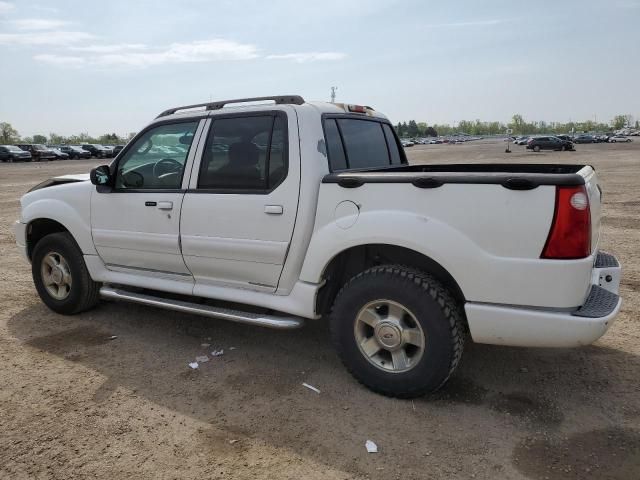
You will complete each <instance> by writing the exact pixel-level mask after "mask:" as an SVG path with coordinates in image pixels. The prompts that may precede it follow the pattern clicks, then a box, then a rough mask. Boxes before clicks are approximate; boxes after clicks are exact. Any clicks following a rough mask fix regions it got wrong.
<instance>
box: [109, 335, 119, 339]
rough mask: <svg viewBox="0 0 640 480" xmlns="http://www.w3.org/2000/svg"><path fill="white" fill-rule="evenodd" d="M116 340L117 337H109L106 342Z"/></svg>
mask: <svg viewBox="0 0 640 480" xmlns="http://www.w3.org/2000/svg"><path fill="white" fill-rule="evenodd" d="M116 338H118V336H117V335H111V336H110V337H109V338H108V339H107V340H115V339H116Z"/></svg>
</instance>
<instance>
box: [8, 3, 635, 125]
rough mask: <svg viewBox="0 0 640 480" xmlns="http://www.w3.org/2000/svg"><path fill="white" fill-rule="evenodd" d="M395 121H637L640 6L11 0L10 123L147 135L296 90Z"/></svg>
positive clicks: (9, 43) (594, 4)
mask: <svg viewBox="0 0 640 480" xmlns="http://www.w3.org/2000/svg"><path fill="white" fill-rule="evenodd" d="M332 85H336V86H338V92H337V93H338V96H337V98H338V100H339V101H344V102H349V103H360V104H366V105H371V106H373V107H374V108H376V109H377V110H380V111H382V112H383V113H386V114H387V115H388V116H389V117H390V118H391V120H392V121H394V122H395V121H399V120H409V119H412V118H414V119H416V120H419V121H426V122H428V123H444V122H447V123H455V122H457V121H459V120H461V119H469V120H473V119H476V118H480V119H482V120H501V121H505V120H508V119H509V118H510V117H511V115H512V114H513V113H520V114H522V115H523V116H524V117H525V118H526V119H528V120H549V121H553V120H556V121H568V120H569V119H573V120H586V119H594V118H597V120H598V121H602V120H605V121H608V120H610V119H611V118H612V117H613V116H614V115H616V114H632V115H634V116H635V117H636V118H639V117H640V0H607V1H603V0H600V1H591V0H579V1H568V0H567V1H536V2H524V1H517V0H515V1H514V0H510V1H491V2H489V1H483V2H478V1H473V0H467V1H449V2H443V1H438V2H430V1H426V0H423V1H421V0H415V1H410V0H407V1H401V0H385V1H377V0H323V1H321V2H320V1H316V2H311V1H302V0H297V1H294V0H275V1H268V0H264V1H259V0H247V1H244V0H218V1H213V0H212V1H205V0H201V1H198V0H180V1H176V0H174V1H171V2H168V1H162V0H153V1H152V0H109V1H99V2H98V1H91V0H84V1H80V0H59V1H46V0H37V1H33V2H31V1H26V0H12V1H0V121H8V122H10V123H12V124H13V125H14V127H16V128H17V129H18V131H19V132H20V133H21V134H22V135H33V134H35V133H44V134H48V133H50V132H56V133H60V134H72V133H79V132H83V131H85V132H89V133H90V134H94V135H99V134H102V133H106V132H116V133H119V134H125V133H127V132H131V131H137V130H139V129H140V128H141V127H143V126H144V125H145V124H146V123H148V122H149V121H150V120H151V119H152V118H153V117H155V116H156V115H157V114H158V113H159V112H160V111H162V110H163V109H166V108H168V107H171V106H175V105H180V104H188V103H198V102H202V101H208V100H209V99H210V98H213V99H214V100H215V99H225V98H236V97H248V96H261V95H273V94H289V93H296V94H300V95H302V96H304V97H305V98H307V99H313V100H328V99H329V87H330V86H332Z"/></svg>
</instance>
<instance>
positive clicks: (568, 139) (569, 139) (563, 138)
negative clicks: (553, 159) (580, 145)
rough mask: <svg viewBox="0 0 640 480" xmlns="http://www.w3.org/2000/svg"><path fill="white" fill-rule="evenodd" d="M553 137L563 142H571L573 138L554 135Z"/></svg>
mask: <svg viewBox="0 0 640 480" xmlns="http://www.w3.org/2000/svg"><path fill="white" fill-rule="evenodd" d="M554 137H556V138H559V139H560V140H565V141H567V142H573V138H571V137H570V136H569V135H554Z"/></svg>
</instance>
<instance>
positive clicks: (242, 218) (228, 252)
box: [180, 107, 300, 291]
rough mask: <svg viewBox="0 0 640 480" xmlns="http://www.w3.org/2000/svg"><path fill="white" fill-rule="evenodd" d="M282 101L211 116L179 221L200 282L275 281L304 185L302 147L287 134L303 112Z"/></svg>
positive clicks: (254, 284) (273, 284) (269, 284)
mask: <svg viewBox="0 0 640 480" xmlns="http://www.w3.org/2000/svg"><path fill="white" fill-rule="evenodd" d="M281 108H282V109H281V110H274V111H265V112H260V113H251V114H243V115H237V114H236V115H229V114H226V115H224V116H223V115H215V116H213V117H211V118H212V123H211V127H210V129H209V133H208V137H207V141H206V143H205V146H204V150H203V154H202V156H201V160H200V162H201V163H200V165H199V167H198V165H197V164H196V165H195V166H194V169H193V174H192V176H191V183H190V185H189V190H188V192H187V194H186V195H185V199H184V203H183V207H182V220H181V227H180V230H181V242H182V253H183V255H184V260H185V263H186V264H187V267H189V270H190V271H191V272H192V273H193V276H194V278H195V281H196V288H198V287H199V286H201V287H202V286H207V285H209V286H219V285H222V286H233V287H239V288H248V289H254V290H261V291H275V289H276V288H277V285H278V281H279V278H280V273H281V272H282V269H283V266H284V262H285V258H286V256H287V252H288V249H289V242H290V241H291V236H292V233H293V227H294V224H295V218H296V213H297V208H298V190H299V187H300V162H299V158H300V156H299V147H298V144H297V142H290V141H289V135H288V132H290V131H297V128H298V127H297V120H296V116H295V112H294V111H293V110H292V109H289V108H288V107H281ZM287 113H288V114H287ZM196 167H198V168H197V170H198V172H197V173H198V174H197V175H196Z"/></svg>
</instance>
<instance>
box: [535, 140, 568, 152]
mask: <svg viewBox="0 0 640 480" xmlns="http://www.w3.org/2000/svg"><path fill="white" fill-rule="evenodd" d="M527 149H528V150H533V151H534V152H539V151H540V150H562V151H564V150H573V143H571V142H569V141H567V140H561V139H560V138H558V137H534V138H530V139H529V141H528V142H527Z"/></svg>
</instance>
